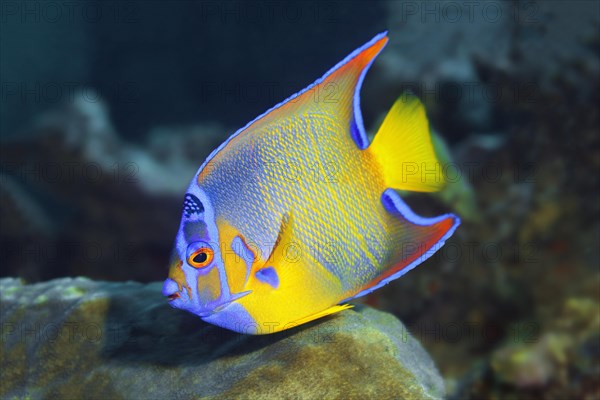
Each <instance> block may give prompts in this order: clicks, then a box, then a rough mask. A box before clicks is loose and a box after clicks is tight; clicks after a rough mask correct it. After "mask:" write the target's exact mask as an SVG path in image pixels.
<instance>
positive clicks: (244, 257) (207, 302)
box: [163, 33, 460, 334]
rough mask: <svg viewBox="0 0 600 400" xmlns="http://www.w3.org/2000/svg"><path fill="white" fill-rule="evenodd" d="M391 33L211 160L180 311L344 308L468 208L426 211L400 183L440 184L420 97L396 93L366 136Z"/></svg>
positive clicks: (303, 316)
mask: <svg viewBox="0 0 600 400" xmlns="http://www.w3.org/2000/svg"><path fill="white" fill-rule="evenodd" d="M386 43H387V37H386V35H385V33H383V34H380V35H377V36H376V37H375V38H373V39H372V40H371V41H370V42H369V43H367V44H365V45H364V46H362V47H361V48H359V49H357V50H356V51H355V52H353V53H352V54H350V55H349V56H348V57H347V58H346V59H345V60H343V61H342V62H341V63H339V64H338V65H336V66H335V67H334V68H333V69H331V70H330V71H329V72H328V73H326V74H325V75H324V76H323V77H322V78H321V79H319V80H317V81H316V82H315V83H314V84H312V85H310V86H309V87H308V88H306V89H304V90H303V91H301V92H299V93H298V94H296V95H294V96H292V97H291V98H289V99H287V100H286V101H284V102H283V103H281V104H279V105H277V106H275V107H274V108H272V109H271V110H269V111H267V112H266V113H265V114H263V115H261V116H260V117H258V118H257V119H255V120H254V121H252V122H251V123H249V124H248V125H246V126H245V127H244V128H242V129H240V130H239V131H238V132H236V133H234V134H233V135H232V136H231V137H230V138H229V139H228V140H227V141H226V142H225V143H223V144H222V145H221V146H220V147H219V148H218V149H216V150H215V151H214V152H213V153H212V154H211V155H210V156H209V157H208V158H207V160H206V161H205V162H204V164H203V165H202V166H201V167H200V169H199V171H198V173H197V174H196V176H195V177H194V179H193V180H192V182H191V184H190V186H189V188H188V191H187V193H186V197H185V203H184V212H183V216H182V220H181V225H180V229H179V231H178V233H177V237H176V240H175V249H174V251H173V256H172V260H171V267H170V272H169V278H168V279H167V280H166V281H165V284H164V286H163V294H165V295H166V296H168V297H169V298H170V304H171V305H172V306H173V307H177V308H182V309H185V310H188V311H190V312H192V313H195V314H197V315H199V316H200V317H201V318H202V319H203V320H205V321H207V322H209V323H212V324H215V325H218V326H221V327H224V328H227V329H230V330H234V331H237V332H243V333H252V334H264V333H273V332H277V331H281V330H284V329H288V328H291V327H293V326H297V325H300V324H303V323H305V322H308V321H311V320H314V319H317V318H320V317H322V316H325V315H329V314H333V313H335V312H338V311H341V310H343V309H345V308H348V307H349V306H348V305H346V304H343V303H344V302H345V301H347V300H349V299H352V298H356V297H360V296H363V295H365V294H367V293H369V292H371V291H373V290H375V289H377V288H379V287H381V286H383V285H385V284H386V283H388V282H389V281H391V280H393V279H396V278H398V277H399V276H401V275H402V274H404V273H406V272H407V271H409V270H410V269H412V268H414V267H415V266H416V265H417V264H419V263H420V262H422V261H424V259H426V258H427V257H429V256H430V255H431V254H433V252H434V251H435V250H437V249H439V247H441V245H443V243H444V241H445V240H446V239H447V238H448V237H449V236H450V235H451V234H452V233H453V232H454V230H455V229H456V227H457V226H458V225H459V223H460V222H459V219H458V217H456V216H454V215H452V214H447V215H443V216H440V217H437V218H422V217H419V216H417V215H415V214H414V213H413V212H412V211H411V210H410V209H409V208H408V206H407V205H406V204H405V203H404V202H403V201H402V200H401V198H400V197H399V195H398V194H397V192H396V191H395V190H394V189H402V190H414V191H435V190H438V189H440V188H441V187H442V186H443V184H444V181H443V174H442V173H441V168H440V166H439V163H438V162H437V160H436V158H435V153H434V151H433V147H432V144H431V139H430V136H429V126H428V122H427V118H426V115H425V112H424V109H423V106H422V105H421V103H420V102H419V101H418V100H417V99H416V98H415V97H412V96H404V97H402V98H400V99H399V100H398V101H396V103H395V104H394V106H393V107H392V109H391V111H390V113H389V114H388V116H387V117H386V119H385V120H384V122H383V124H382V126H381V128H380V129H379V132H378V133H377V135H376V136H375V138H374V140H373V142H372V143H369V141H368V139H367V136H366V134H365V131H364V128H363V124H362V116H361V113H360V108H359V89H360V86H361V83H362V80H363V78H364V75H365V73H366V71H367V69H368V68H369V66H370V64H371V63H372V62H373V60H374V58H375V56H376V55H377V54H378V53H379V52H380V51H381V49H382V48H383V47H384V46H385V44H386ZM415 168H416V169H415ZM340 304H341V305H340Z"/></svg>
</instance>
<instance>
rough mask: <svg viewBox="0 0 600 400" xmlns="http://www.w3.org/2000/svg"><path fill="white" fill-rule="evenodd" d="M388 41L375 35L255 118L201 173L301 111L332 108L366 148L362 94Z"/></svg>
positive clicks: (384, 33) (359, 145) (357, 142)
mask: <svg viewBox="0 0 600 400" xmlns="http://www.w3.org/2000/svg"><path fill="white" fill-rule="evenodd" d="M387 42H388V37H387V32H382V33H380V34H378V35H376V36H375V37H374V38H373V39H371V40H370V41H369V42H367V43H366V44H364V45H363V46H361V47H359V48H358V49H356V50H354V51H353V52H352V53H350V54H349V55H348V56H347V57H346V58H344V59H343V60H342V61H341V62H339V63H338V64H336V65H335V66H334V67H333V68H331V69H330V70H329V71H327V73H325V75H323V76H322V77H321V78H319V79H317V80H316V81H315V82H314V83H312V84H311V85H309V86H307V87H306V88H305V89H303V90H301V91H299V92H298V93H296V94H294V95H292V96H290V97H288V98H287V99H286V100H284V101H282V102H281V103H279V104H277V105H276V106H274V107H272V108H270V109H269V110H267V111H266V112H265V113H263V114H261V115H260V116H258V117H256V118H255V119H254V120H252V121H251V122H249V123H248V124H246V126H244V127H243V128H241V129H239V130H238V131H237V132H235V133H234V134H233V135H231V136H230V137H229V138H228V139H227V140H226V141H225V142H224V143H222V144H221V145H220V146H219V147H218V148H217V149H215V150H214V151H213V152H212V153H211V154H210V155H209V156H208V157H207V158H206V160H205V161H204V163H203V164H202V166H201V167H200V169H199V172H200V171H202V169H203V168H204V167H205V166H206V164H207V163H208V162H210V161H211V160H212V159H213V158H214V157H215V156H216V155H217V154H218V153H219V152H220V151H221V150H222V149H223V148H225V147H226V146H227V144H228V143H229V142H230V141H232V140H234V139H235V138H236V137H238V136H243V135H244V134H246V133H249V132H251V131H254V130H256V129H260V127H262V126H265V125H268V124H270V123H271V122H274V121H277V120H279V119H280V118H282V117H285V116H288V115H290V114H294V113H296V112H298V111H300V110H301V109H303V110H308V111H310V110H311V109H314V110H315V111H316V112H319V113H325V112H326V111H327V110H328V109H329V110H330V111H331V113H332V114H334V115H336V118H337V119H338V121H339V122H340V123H341V124H344V123H347V124H348V129H349V132H350V134H351V135H352V138H353V139H354V141H355V142H356V144H357V146H358V147H359V148H360V149H365V148H367V146H368V145H369V141H368V138H367V134H366V132H365V129H364V126H363V120H362V114H361V111H360V96H359V91H360V87H361V85H362V81H363V79H364V76H365V74H366V73H367V71H368V69H369V67H370V66H371V63H372V62H373V60H374V59H375V57H376V56H377V54H379V52H380V51H381V50H382V49H383V47H384V46H385V45H386V44H387Z"/></svg>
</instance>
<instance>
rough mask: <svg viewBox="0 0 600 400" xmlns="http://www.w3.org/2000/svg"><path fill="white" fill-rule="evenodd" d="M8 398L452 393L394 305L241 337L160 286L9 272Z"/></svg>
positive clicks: (4, 366)
mask: <svg viewBox="0 0 600 400" xmlns="http://www.w3.org/2000/svg"><path fill="white" fill-rule="evenodd" d="M0 293H1V307H0V311H1V314H0V315H1V318H0V320H1V327H2V341H1V346H0V371H1V374H2V377H1V380H0V397H2V398H31V399H36V398H102V399H107V398H111V399H118V398H146V399H153V398H156V399H165V398H177V399H187V398H217V399H218V398H223V399H225V398H244V399H254V398H261V399H262V398H294V399H304V398H319V399H321V398H328V399H329V398H344V399H348V398H372V397H374V396H377V397H380V398H402V399H419V400H420V399H428V398H441V397H443V395H444V387H443V381H442V378H441V377H440V375H439V374H438V372H437V370H436V368H435V366H434V364H433V362H432V361H431V359H430V358H429V356H428V355H427V353H426V352H425V350H423V348H422V347H421V345H420V344H419V343H418V342H417V341H416V340H415V339H414V338H413V337H412V336H410V334H409V333H408V331H407V330H406V328H405V327H404V325H402V323H401V322H399V321H398V320H397V319H396V318H394V317H392V316H391V315H388V314H385V313H382V312H378V311H375V310H373V309H370V308H368V307H357V308H355V309H353V310H348V311H344V312H342V313H340V314H338V315H335V316H332V317H329V318H326V319H322V320H320V321H316V322H313V323H311V324H308V325H304V326H302V327H298V328H295V329H292V330H289V331H285V332H282V333H279V334H273V335H265V336H247V335H240V334H236V333H233V332H229V331H226V330H222V329H220V328H217V327H214V326H211V325H208V324H206V323H204V322H202V321H201V320H200V319H198V318H197V317H195V316H193V315H191V314H188V313H186V312H183V311H180V310H175V309H171V308H170V307H169V306H168V304H166V302H165V301H164V299H163V298H162V296H161V294H160V284H157V283H154V284H148V285H144V284H140V283H135V282H125V283H110V282H100V281H92V280H89V279H85V278H76V279H71V278H64V279H57V280H53V281H49V282H44V283H38V284H33V285H24V284H23V283H22V282H21V281H20V280H18V279H13V278H6V279H2V280H0Z"/></svg>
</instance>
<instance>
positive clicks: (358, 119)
mask: <svg viewBox="0 0 600 400" xmlns="http://www.w3.org/2000/svg"><path fill="white" fill-rule="evenodd" d="M385 36H387V31H383V32H381V33H379V34H377V35H375V37H373V39H371V40H370V41H369V42H367V43H365V44H364V45H362V46H361V47H359V48H358V49H356V50H354V51H353V52H352V53H350V54H349V55H348V56H346V58H344V59H343V60H342V61H340V62H339V63H337V64H336V65H335V66H333V68H330V69H329V71H327V72H326V73H325V74H324V75H323V76H322V77H321V78H319V79H317V80H316V81H314V82H313V83H312V84H310V85H308V86H307V87H305V88H304V89H302V90H300V91H299V92H296V93H295V94H293V95H291V96H290V97H288V98H287V99H285V100H283V101H282V102H280V103H278V104H276V105H275V106H273V107H271V108H269V109H268V110H267V111H265V112H264V113H262V114H260V115H259V116H258V117H256V118H254V119H253V120H252V121H250V122H248V123H247V124H246V125H244V127H242V128H240V129H238V130H237V131H235V133H233V134H232V135H231V136H229V138H228V139H227V140H225V141H224V142H223V143H221V145H220V146H219V147H217V148H216V149H215V150H213V151H212V152H211V153H210V154H209V155H208V157H207V158H206V160H205V161H204V163H202V165H201V166H200V168H199V169H198V172H197V173H196V176H195V178H194V181H196V180H197V179H198V174H199V173H200V172H201V171H202V170H203V169H204V167H205V166H206V164H208V163H209V162H210V160H212V159H213V158H214V157H215V156H216V155H217V154H218V153H219V152H220V151H221V150H222V149H223V148H224V147H225V146H227V144H228V143H229V142H230V141H231V140H232V139H234V138H235V137H236V136H237V135H239V134H240V133H242V132H243V131H245V130H246V129H247V128H249V127H250V126H251V125H252V124H253V123H255V122H256V121H258V120H260V119H261V118H263V117H265V116H266V115H267V114H269V113H270V112H271V111H274V110H276V109H278V108H280V107H282V106H283V105H285V104H286V103H288V102H289V101H291V100H293V99H295V98H296V97H298V96H300V95H302V94H303V93H305V92H307V91H309V90H311V89H312V88H313V87H315V86H317V85H318V84H320V83H321V82H323V81H324V80H325V79H327V77H328V76H329V75H331V74H332V73H333V72H335V71H336V70H337V69H339V68H340V67H342V66H343V65H345V64H347V63H348V62H350V61H351V60H352V59H353V58H354V57H356V56H357V55H358V54H359V53H360V52H362V51H363V50H364V49H365V48H367V47H370V46H372V45H373V44H374V43H375V42H377V41H378V40H379V39H381V38H383V37H385ZM374 60H375V58H373V60H371V62H370V63H369V64H367V66H366V67H365V68H364V69H363V70H362V72H361V74H360V76H359V78H358V81H357V83H356V88H355V91H354V101H353V108H354V124H355V125H356V128H357V130H358V133H357V134H358V136H359V137H358V138H357V137H354V141H355V142H356V144H357V146H358V147H359V148H360V149H361V150H364V149H365V148H366V147H367V146H368V144H369V140H368V137H367V133H366V132H365V127H364V125H363V119H362V114H361V112H360V94H359V92H360V87H361V86H362V82H363V80H364V77H365V75H366V73H367V71H368V69H369V67H370V66H371V64H372V63H373V61H374ZM359 141H361V142H362V143H359ZM361 145H362V146H364V147H361ZM194 181H193V182H192V184H193V183H194Z"/></svg>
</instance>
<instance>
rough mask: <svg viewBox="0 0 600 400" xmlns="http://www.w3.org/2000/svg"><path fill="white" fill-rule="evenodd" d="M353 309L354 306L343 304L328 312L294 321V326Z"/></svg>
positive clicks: (324, 311)
mask: <svg viewBox="0 0 600 400" xmlns="http://www.w3.org/2000/svg"><path fill="white" fill-rule="evenodd" d="M352 307H354V306H353V305H352V304H341V305H337V306H333V307H329V308H328V309H326V310H323V311H320V312H318V313H315V314H311V315H309V316H307V317H304V318H301V319H298V320H296V321H294V322H293V323H292V325H293V326H298V325H302V324H305V323H307V322H310V321H314V320H315V319H319V318H323V317H326V316H328V315H331V314H335V313H337V312H340V311H343V310H347V309H349V308H352Z"/></svg>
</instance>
